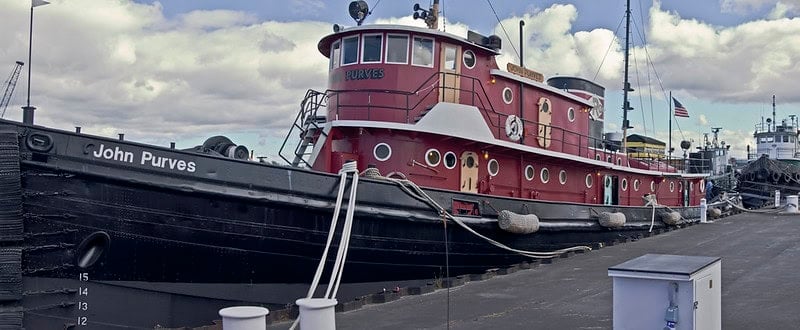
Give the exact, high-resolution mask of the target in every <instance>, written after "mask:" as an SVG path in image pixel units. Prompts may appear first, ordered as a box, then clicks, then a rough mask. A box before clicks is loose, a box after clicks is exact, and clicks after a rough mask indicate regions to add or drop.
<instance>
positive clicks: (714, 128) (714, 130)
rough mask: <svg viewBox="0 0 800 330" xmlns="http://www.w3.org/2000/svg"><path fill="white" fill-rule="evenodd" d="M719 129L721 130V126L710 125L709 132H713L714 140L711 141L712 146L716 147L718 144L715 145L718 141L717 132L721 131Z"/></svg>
mask: <svg viewBox="0 0 800 330" xmlns="http://www.w3.org/2000/svg"><path fill="white" fill-rule="evenodd" d="M721 130H722V127H712V128H711V132H712V133H714V141H712V142H711V143H712V145H713V146H714V148H717V147H718V145H717V141H718V140H717V135H718V134H719V131H721Z"/></svg>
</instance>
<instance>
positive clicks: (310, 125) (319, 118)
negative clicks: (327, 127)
mask: <svg viewBox="0 0 800 330" xmlns="http://www.w3.org/2000/svg"><path fill="white" fill-rule="evenodd" d="M326 107H327V96H326V94H325V93H324V92H318V91H315V90H313V89H309V90H308V91H307V92H306V96H305V97H303V101H302V102H300V112H299V113H298V114H297V118H295V120H294V123H293V124H292V127H291V129H289V133H287V134H286V138H285V139H284V140H283V145H281V149H280V151H279V152H278V154H279V155H280V156H281V158H283V160H285V161H286V162H287V163H289V164H290V165H292V166H293V167H297V166H300V165H301V164H303V166H306V167H311V164H309V159H308V157H310V156H311V152H312V151H313V150H314V144H315V143H316V142H317V140H318V139H319V137H320V135H324V136H327V134H326V133H325V132H323V131H322V126H321V125H324V124H325V122H326V121H327V117H326V116H325V115H324V114H319V113H318V112H319V109H320V108H326ZM295 132H297V134H298V135H299V137H300V139H299V141H298V143H297V146H295V148H294V152H293V154H294V155H293V156H292V155H289V157H293V159H292V160H291V161H289V159H288V158H287V157H284V155H283V154H284V150H285V149H286V144H287V142H288V141H289V137H291V136H292V134H294V133H295ZM309 147H311V148H310V149H309Z"/></svg>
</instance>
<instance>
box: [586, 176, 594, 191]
mask: <svg viewBox="0 0 800 330" xmlns="http://www.w3.org/2000/svg"><path fill="white" fill-rule="evenodd" d="M585 181H586V188H591V187H592V185H593V184H594V175H592V173H589V174H586V180H585Z"/></svg>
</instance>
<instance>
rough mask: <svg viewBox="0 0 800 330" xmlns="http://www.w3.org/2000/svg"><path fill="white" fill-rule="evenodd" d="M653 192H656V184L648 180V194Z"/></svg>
mask: <svg viewBox="0 0 800 330" xmlns="http://www.w3.org/2000/svg"><path fill="white" fill-rule="evenodd" d="M655 191H656V182H655V181H653V180H650V192H655Z"/></svg>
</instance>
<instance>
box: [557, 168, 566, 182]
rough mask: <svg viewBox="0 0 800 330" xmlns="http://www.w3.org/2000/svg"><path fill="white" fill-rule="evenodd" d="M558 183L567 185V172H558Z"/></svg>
mask: <svg viewBox="0 0 800 330" xmlns="http://www.w3.org/2000/svg"><path fill="white" fill-rule="evenodd" d="M558 182H559V183H561V184H565V183H567V171H564V170H561V171H559V172H558Z"/></svg>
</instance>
